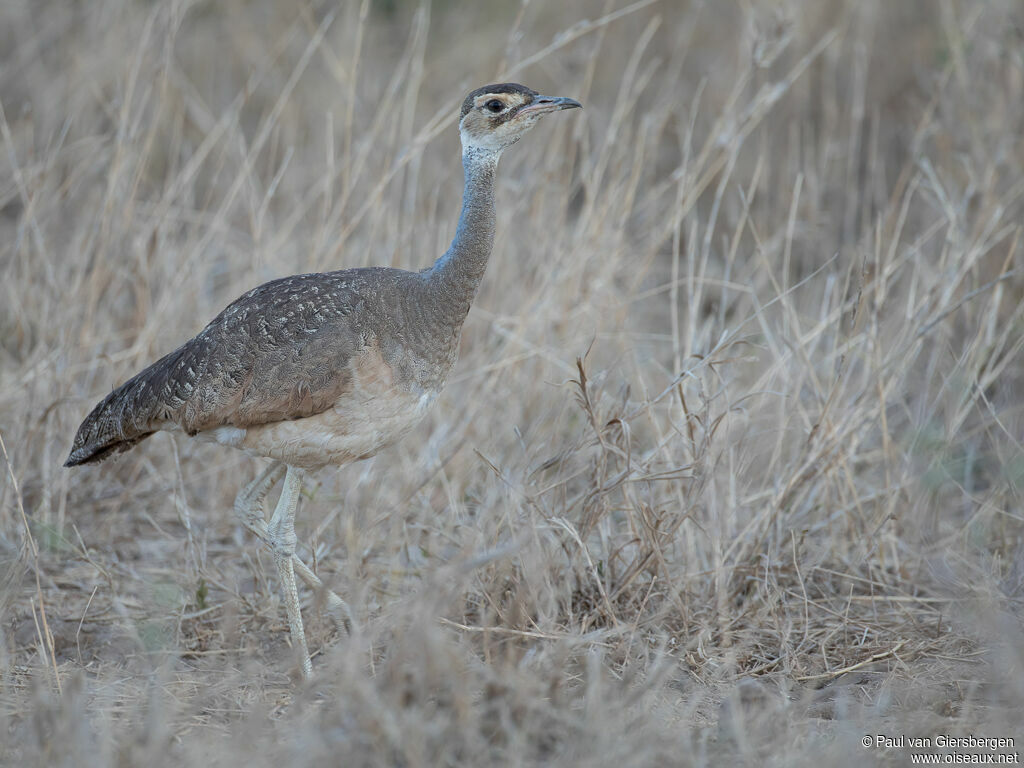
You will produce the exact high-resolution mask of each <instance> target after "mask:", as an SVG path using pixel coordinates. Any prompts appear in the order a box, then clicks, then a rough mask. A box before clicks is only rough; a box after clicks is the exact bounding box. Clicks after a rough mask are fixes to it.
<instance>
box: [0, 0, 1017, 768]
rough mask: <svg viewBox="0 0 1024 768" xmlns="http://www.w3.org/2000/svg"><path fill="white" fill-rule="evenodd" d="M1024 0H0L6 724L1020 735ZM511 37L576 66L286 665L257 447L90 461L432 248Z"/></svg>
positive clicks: (344, 534)
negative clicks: (288, 329)
mask: <svg viewBox="0 0 1024 768" xmlns="http://www.w3.org/2000/svg"><path fill="white" fill-rule="evenodd" d="M1022 37H1024V13H1022V11H1021V9H1020V7H1019V6H1018V4H1016V3H1014V2H1012V0H992V1H991V2H988V3H958V2H953V1H952V0H949V1H946V2H927V1H924V0H922V1H920V2H910V1H909V0H908V1H907V2H902V3H885V2H871V1H869V2H854V1H853V0H846V1H843V0H829V2H800V1H799V0H792V1H791V2H780V3H737V4H726V3H700V2H692V3H681V2H680V3H677V2H669V0H660V1H652V2H648V1H647V0H641V2H636V3H633V4H627V3H625V2H624V1H623V2H620V1H619V0H601V1H600V2H598V1H597V0H575V1H574V2H566V3H559V4H553V3H545V4H538V3H530V2H525V3H522V4H513V3H509V4H499V3H494V4H473V5H472V6H470V7H464V6H463V5H462V4H458V5H456V4H452V3H446V2H435V3H434V4H433V5H431V4H429V3H424V4H421V5H418V6H414V5H412V4H408V3H398V2H393V3H373V2H362V3H360V2H352V3H348V2H346V3H340V4H330V3H323V2H313V3H310V4H307V5H305V6H302V7H301V8H299V9H295V8H294V7H293V6H292V5H291V4H286V3H274V2H266V1H264V0H258V1H255V2H246V3H240V2H224V3H209V2H170V3H157V4H153V3H145V2H139V1H138V0H97V1H96V2H92V3H88V4H82V5H68V4H63V3H57V2H34V1H32V0H13V1H12V2H5V3H3V4H2V5H0V107H2V113H0V142H2V145H3V152H0V264H2V268H3V281H2V284H0V306H2V307H3V309H2V310H0V438H2V441H3V448H4V451H3V454H2V455H3V459H4V466H3V467H2V480H0V607H2V609H3V610H2V617H3V618H2V623H0V705H2V706H0V722H2V727H3V732H2V736H0V762H2V763H6V764H17V765H33V764H39V765H43V764H45V765H57V764H68V765H75V764H82V763H85V762H87V763H89V764H91V765H112V764H131V765H134V764H146V765H163V764H180V763H182V762H184V761H186V760H204V761H206V762H209V761H211V760H213V761H215V762H220V763H224V764H234V763H236V762H237V763H243V762H246V763H250V764H260V765H262V764H271V763H280V762H281V761H291V762H295V763H302V764H322V763H324V762H335V761H338V760H343V761H344V763H345V764H349V765H354V764H359V765H361V764H366V765H378V764H393V765H408V766H419V765H423V766H432V765H456V764H459V765H462V764H466V765H480V764H514V765H540V764H551V763H554V764H565V765H573V764H580V765H583V764H586V765H675V764H691V763H692V764H722V763H731V762H736V761H749V762H754V761H759V760H767V761H769V762H773V763H775V764H781V765H796V764H802V763H804V762H806V763H811V762H813V763H814V764H818V762H819V761H820V760H821V759H822V758H821V756H822V755H823V754H826V755H828V762H831V763H836V764H845V763H851V764H861V763H862V762H864V761H865V759H869V760H886V761H894V762H897V761H904V760H907V759H908V757H907V756H908V754H909V751H910V750H909V749H906V750H899V749H893V750H888V751H883V750H875V749H871V750H865V749H864V748H863V747H862V746H861V744H860V740H861V738H862V737H863V736H864V735H865V734H877V733H888V734H894V735H895V734H899V733H906V734H908V735H916V736H929V735H932V736H934V735H936V734H938V733H974V734H975V735H986V736H1017V737H1019V738H1018V744H1019V743H1020V739H1021V738H1024V732H1021V730H1020V725H1019V711H1020V707H1021V706H1022V705H1024V675H1022V673H1021V665H1022V662H1024V644H1022V643H1021V640H1020V637H1021V615H1022V585H1024V569H1022V567H1021V563H1022V562H1024V544H1022V532H1024V518H1022V510H1024V504H1022V488H1024V450H1022V447H1021V442H1022V440H1024V413H1022V408H1021V402H1022V401H1021V397H1020V392H1021V391H1024V389H1022V387H1024V360H1022V355H1021V350H1022V346H1024V309H1022V307H1024V304H1022V301H1021V299H1022V297H1024V275H1022V273H1021V270H1020V263H1021V255H1020V250H1021V249H1022V248H1024V244H1022V243H1021V242H1020V235H1021V229H1020V227H1021V224H1020V223H1021V221H1024V201H1022V199H1021V198H1022V193H1024V168H1022V166H1024V143H1022V138H1021V137H1022V136H1024V120H1022V110H1024V56H1022V53H1021V51H1022V50H1024V46H1022ZM504 79H512V80H518V81H521V82H525V83H527V84H529V85H531V86H532V87H535V88H537V89H539V90H542V91H544V92H550V93H552V94H554V95H566V96H571V97H573V98H576V99H579V100H580V101H582V102H583V103H584V104H585V107H586V108H585V110H584V111H583V112H582V113H574V114H573V115H571V118H572V119H550V120H548V121H546V122H545V123H543V124H542V125H541V126H540V127H538V128H537V129H536V130H534V131H533V132H532V133H531V134H530V136H529V137H527V138H526V139H525V140H524V141H523V142H522V143H521V144H519V145H517V146H516V147H514V148H512V149H510V150H509V151H508V152H507V153H506V156H505V158H504V159H503V160H502V167H501V168H500V170H499V184H498V186H499V188H498V204H499V211H498V236H497V242H496V246H495V251H494V254H493V256H492V260H491V263H490V265H489V267H488V272H487V275H486V278H485V280H484V285H483V288H482V290H481V293H480V296H479V298H478V300H477V302H476V304H475V306H474V309H473V311H472V313H471V315H470V318H469V321H468V323H467V325H466V328H465V333H464V336H463V348H462V355H461V360H460V362H459V364H458V367H457V368H456V370H455V372H454V374H453V376H452V379H451V381H450V383H449V386H448V389H447V390H446V392H445V394H444V395H443V396H442V398H441V400H440V402H439V404H438V406H437V408H436V410H435V411H434V412H433V413H432V415H431V416H430V417H428V419H427V421H426V423H425V424H424V425H423V426H422V427H421V428H419V429H418V430H417V432H416V433H415V434H414V435H413V436H412V437H410V438H409V439H408V440H406V441H405V442H404V443H402V444H401V445H399V446H397V447H395V448H393V449H391V450H389V451H387V452H386V453H384V454H382V455H380V456H379V457H377V458H375V459H373V460H371V461H369V462H365V463H363V464H359V465H354V466H351V467H348V468H345V469H342V470H337V471H329V470H325V471H322V472H320V473H319V474H318V475H316V476H315V480H314V482H313V484H312V486H311V487H310V488H308V489H307V490H308V493H307V495H306V497H305V498H304V500H303V504H302V507H301V510H300V515H299V520H300V526H299V540H300V549H301V550H302V551H301V555H302V556H303V558H304V559H306V560H307V561H309V560H312V561H313V562H314V563H315V566H316V569H317V571H318V572H319V573H320V575H321V577H322V578H324V580H325V581H326V582H327V583H328V584H330V585H331V586H332V587H333V588H334V589H335V590H336V591H338V592H339V593H341V594H343V595H344V596H345V598H346V600H348V602H349V603H350V605H351V606H352V608H353V612H354V616H355V619H356V621H355V622H354V625H353V628H352V633H351V635H350V636H338V635H337V633H336V632H335V631H334V629H333V625H332V623H331V622H330V621H329V620H327V619H326V618H325V617H324V615H323V613H322V611H320V610H319V608H320V607H321V606H320V605H319V600H318V598H317V596H315V595H309V594H308V593H306V594H305V597H306V600H307V604H306V616H307V621H308V624H309V626H308V628H307V631H308V633H309V634H310V637H311V641H312V645H313V647H314V648H315V649H316V653H317V657H316V658H315V659H314V664H315V666H316V668H317V678H316V680H315V681H314V682H313V683H312V684H309V685H307V686H302V685H299V684H296V682H295V681H294V679H292V678H291V677H289V675H288V674H286V672H287V671H288V670H291V671H292V672H294V661H295V659H294V656H293V655H292V653H291V651H290V649H289V648H288V645H287V637H288V633H287V627H286V625H285V622H284V621H283V616H284V612H283V606H281V605H280V601H279V597H278V589H277V584H276V580H275V578H274V576H273V574H274V569H273V568H272V567H271V566H270V559H269V558H268V557H267V556H266V553H264V552H260V551H258V550H257V548H256V547H255V546H254V542H253V541H252V540H251V539H250V537H248V536H246V535H245V534H244V532H243V531H242V530H241V528H240V527H239V526H238V525H237V523H236V522H235V520H234V519H233V517H232V516H231V514H230V512H229V510H230V506H231V501H232V498H233V496H234V494H235V492H236V491H237V490H238V488H239V486H240V485H241V484H242V483H243V482H244V480H245V479H246V478H247V477H250V476H251V475H252V474H253V473H254V472H255V471H256V470H257V462H254V461H252V460H249V459H247V458H245V457H243V456H240V455H237V454H235V453H234V452H230V451H226V450H224V449H221V448H218V447H215V446H209V445H201V444H198V443H193V442H191V441H187V440H184V439H181V438H176V437H169V436H166V435H158V436H156V437H154V438H152V439H151V440H149V441H147V442H146V443H144V444H142V445H140V446H138V447H137V448H136V449H134V450H133V451H132V452H130V453H129V454H126V455H125V456H124V457H123V458H120V459H119V460H118V461H116V462H110V463H107V464H104V465H102V466H99V467H95V468H87V469H84V470H77V471H74V472H72V471H67V470H64V469H62V468H61V463H62V461H63V459H64V457H65V455H66V451H67V449H68V446H69V444H70V439H71V436H72V434H73V431H74V429H75V427H76V426H77V424H78V422H79V421H80V420H81V418H82V417H83V416H84V415H85V413H86V412H87V411H88V409H89V408H90V407H91V406H92V404H93V403H94V401H96V400H98V399H99V398H100V397H101V396H102V395H104V394H105V393H106V392H108V391H109V390H110V388H111V387H113V386H116V385H117V384H119V383H120V382H122V381H123V380H125V379H126V378H127V377H129V376H130V375H131V374H132V373H134V372H135V371H137V370H138V369H140V368H141V367H143V366H144V365H146V364H148V363H149V362H151V361H152V360H153V359H155V358H156V357H157V356H159V355H161V354H162V353H164V352H166V351H168V350H169V349H171V348H173V347H174V346H176V345H177V344H179V343H181V342H182V341H183V340H184V339H186V338H187V337H189V336H190V335H192V334H194V333H195V332H197V331H198V330H200V328H201V327H202V325H203V323H204V322H205V321H206V320H207V319H209V318H210V317H212V316H213V315H214V314H216V313H217V312H218V311H219V310H220V309H221V308H223V306H224V305H225V304H226V303H227V302H229V301H230V300H231V299H233V298H234V297H236V296H237V295H239V294H241V293H242V292H244V291H245V290H247V289H248V288H251V287H252V286H254V285H256V284H258V283H260V282H263V281H265V280H268V279H271V278H274V277H278V276H282V275H286V274H290V273H294V272H301V271H312V270H320V269H335V268H341V267H349V266H362V265H370V264H373V265H379V264H386V265H393V266H398V267H403V268H410V269H418V268H421V267H423V266H426V265H427V264H429V263H430V262H431V261H432V259H433V258H435V256H436V255H437V254H439V253H440V252H442V251H443V250H444V248H445V247H446V246H447V243H448V241H449V240H450V238H451V236H452V232H453V231H454V222H455V220H456V218H457V212H458V208H459V204H460V194H461V167H460V165H459V162H458V136H457V131H456V130H455V119H456V110H457V105H458V103H459V101H460V100H461V98H462V96H463V95H464V93H465V92H466V91H468V90H469V89H471V88H473V87H476V86H478V85H481V84H483V83H485V82H493V81H495V80H504ZM1017 749H1018V750H1019V747H1018V748H1017Z"/></svg>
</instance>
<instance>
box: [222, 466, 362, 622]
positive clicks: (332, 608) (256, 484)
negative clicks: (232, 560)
mask: <svg viewBox="0 0 1024 768" xmlns="http://www.w3.org/2000/svg"><path fill="white" fill-rule="evenodd" d="M285 470H286V467H285V465H284V464H283V463H282V462H280V461H275V462H274V463H272V464H271V465H270V466H269V467H267V468H266V469H265V470H263V472H262V473H261V474H260V475H259V476H258V477H257V478H256V479H255V480H253V481H252V482H251V483H249V484H248V485H247V486H245V488H243V489H242V490H241V491H239V493H238V496H237V497H235V515H237V516H238V519H239V520H241V521H242V525H244V526H245V527H246V528H248V529H249V531H250V532H251V533H252V534H253V535H254V536H256V538H257V539H259V540H260V541H261V542H263V543H264V544H266V545H267V546H268V547H271V548H273V542H272V541H271V537H270V531H269V530H268V529H267V522H266V520H265V519H264V518H263V500H264V499H265V498H266V497H267V494H268V493H270V489H271V488H273V487H274V484H275V483H277V481H278V480H280V479H281V478H282V477H283V476H284V474H285ZM292 565H293V566H294V568H295V572H296V573H297V574H298V575H299V578H301V579H302V580H303V581H304V582H306V584H307V585H308V586H309V587H310V588H312V589H313V590H314V591H320V590H323V594H324V596H325V598H326V600H327V611H328V612H329V613H330V614H331V618H333V619H334V623H335V624H336V625H337V627H338V629H339V630H345V629H346V627H345V621H346V619H348V620H349V621H351V614H350V612H349V608H348V605H347V604H346V603H345V601H344V600H342V599H341V598H340V597H338V595H337V594H336V593H335V592H334V591H333V590H330V589H327V588H326V587H325V586H324V583H323V582H322V581H321V580H320V578H319V577H318V576H317V575H316V574H315V573H313V571H312V570H310V568H309V567H308V566H307V565H306V564H305V563H304V562H302V560H300V559H299V556H298V555H296V554H292Z"/></svg>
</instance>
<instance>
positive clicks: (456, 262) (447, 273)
mask: <svg viewBox="0 0 1024 768" xmlns="http://www.w3.org/2000/svg"><path fill="white" fill-rule="evenodd" d="M500 156H501V152H500V151H492V150H482V149H477V148H475V147H465V148H463V151H462V167H463V170H464V172H465V187H464V190H463V195H462V214H461V215H460V216H459V227H458V229H457V230H456V231H455V239H454V240H452V244H451V246H450V247H449V248H448V250H447V251H446V252H445V253H444V255H443V256H441V258H439V259H438V260H437V261H436V262H434V266H433V267H431V268H430V270H429V271H428V272H427V275H428V277H429V280H430V283H431V288H433V289H434V290H435V291H436V292H437V294H439V298H440V300H441V302H442V303H443V304H445V305H446V307H445V308H446V310H447V312H450V313H451V314H450V315H449V319H450V321H451V322H452V323H454V324H455V325H457V326H461V325H462V321H463V320H464V319H465V317H466V315H467V314H468V313H469V307H470V304H472V303H473V299H474V298H475V297H476V292H477V288H479V287H480V280H481V279H482V278H483V276H484V270H485V269H486V268H487V259H488V258H489V257H490V255H491V247H492V246H493V245H494V173H495V171H496V170H497V168H498V158H499V157H500ZM447 312H446V313H447Z"/></svg>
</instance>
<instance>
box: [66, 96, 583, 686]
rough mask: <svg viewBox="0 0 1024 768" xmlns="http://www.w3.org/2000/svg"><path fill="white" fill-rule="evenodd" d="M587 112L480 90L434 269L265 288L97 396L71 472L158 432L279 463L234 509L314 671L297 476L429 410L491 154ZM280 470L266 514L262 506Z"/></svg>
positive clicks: (456, 321)
mask: <svg viewBox="0 0 1024 768" xmlns="http://www.w3.org/2000/svg"><path fill="white" fill-rule="evenodd" d="M579 106H581V105H580V103H579V102H577V101H574V100H573V99H568V98H550V97H547V96H541V95H540V94H538V93H537V92H536V91H533V90H531V89H529V88H526V87H524V86H522V85H518V84H515V83H501V84H496V85H487V86H484V87H483V88H478V89H477V90H475V91H473V92H472V93H470V94H469V95H468V96H467V97H466V99H465V101H464V102H463V104H462V112H461V114H460V117H459V133H460V135H461V138H462V164H463V168H464V171H465V187H464V192H463V200H462V214H461V216H460V217H459V224H458V229H457V231H456V234H455V239H454V240H453V241H452V244H451V247H450V248H449V249H448V250H447V251H446V252H445V253H444V254H443V255H442V256H441V257H440V258H439V259H437V260H436V261H435V262H434V264H433V266H431V267H428V268H426V269H424V270H422V271H420V272H407V271H405V270H401V269H391V268H386V267H366V268H360V269H347V270H342V271H338V272H325V273H318V274H308V275H294V276H292V277H285V278H282V279H280V280H273V281H271V282H269V283H264V284H263V285H261V286H259V287H258V288H254V289H253V290H251V291H249V292H248V293H247V294H245V295H244V296H242V297H240V298H238V299H236V300H235V301H234V302H232V303H231V304H229V305H228V307H227V308H226V309H225V310H224V311H223V312H221V313H220V314H219V315H218V316H217V317H215V318H214V319H213V321H212V322H211V323H210V324H209V325H207V326H206V328H204V329H203V330H202V331H201V332H200V333H199V335H197V336H196V337H194V338H193V339H191V340H189V341H187V342H185V344H183V345H182V346H180V347H179V348H178V349H176V350H174V351H173V352H171V353H170V354H169V355H166V356H165V357H163V358H161V359H160V360H157V361H156V362H155V363H153V364H152V365H151V366H149V367H148V368H146V369H145V370H143V371H142V372H141V373H138V374H137V375H136V376H134V377H133V378H131V379H129V380H128V381H127V382H125V383H124V384H122V385H121V386H120V387H118V388H117V389H115V390H114V391H113V392H111V393H110V394H109V395H107V396H106V397H105V398H103V400H102V401H101V402H100V403H99V404H98V405H97V406H96V407H95V408H93V410H92V412H91V413H90V414H89V415H88V416H87V417H86V419H85V421H83V422H82V425H81V426H80V427H79V428H78V433H77V434H76V435H75V441H74V445H73V447H72V449H71V454H70V456H68V460H67V462H66V463H65V466H73V465H76V464H86V463H89V462H96V461H101V460H102V459H105V458H106V457H107V456H109V455H110V454H112V453H116V452H119V451H125V450H127V449H128V448H131V447H132V446H133V445H135V444H136V443H138V442H139V441H140V440H143V439H144V438H146V437H149V436H150V435H151V434H153V433H154V432H158V431H161V430H171V431H172V430H183V431H184V432H185V433H187V434H188V435H191V436H196V437H200V438H205V439H207V440H211V441H214V442H217V443H220V444H222V445H229V446H232V447H234V448H239V449H241V450H243V451H245V452H246V453H248V454H250V455H253V456H265V457H268V458H271V459H274V462H273V463H272V464H271V465H270V466H269V467H268V468H267V469H266V470H265V471H264V472H263V473H262V474H261V475H259V476H258V477H257V478H256V479H255V480H253V481H252V482H251V483H249V484H248V485H247V486H246V487H245V488H244V489H242V491H241V492H240V493H239V494H238V496H237V498H236V499H235V505H234V509H235V513H236V514H237V515H238V517H239V519H240V520H241V522H242V524H243V525H244V526H245V527H246V528H248V529H249V530H250V531H251V532H252V533H253V534H255V535H256V537H257V538H258V539H259V540H260V541H261V542H263V543H264V544H265V545H267V546H268V547H269V548H270V550H271V551H272V552H273V555H274V561H275V564H276V566H277V571H278V575H279V578H280V581H281V589H282V591H283V593H284V601H285V608H286V610H287V613H288V624H289V629H290V632H291V637H292V642H293V644H294V645H295V647H297V648H298V649H299V650H300V652H301V654H302V671H303V674H304V676H305V677H307V678H308V677H310V676H311V674H312V664H311V662H310V658H309V650H308V648H307V646H306V636H305V632H304V630H303V626H302V614H301V612H300V610H299V597H298V590H297V586H296V582H295V574H296V572H297V573H298V575H299V576H300V577H301V578H302V579H303V581H305V582H306V583H307V584H308V585H310V586H312V587H313V588H315V589H321V590H323V589H324V585H323V584H322V582H321V581H320V579H319V578H318V577H317V576H316V574H314V573H313V571H311V570H310V569H309V568H308V567H307V566H306V565H305V563H303V562H302V560H301V559H300V558H299V557H298V556H297V555H296V554H295V544H296V537H295V508H296V505H297V503H298V500H299V492H300V490H301V486H302V474H303V472H304V471H306V470H312V469H319V468H321V467H324V466H327V465H330V464H334V465H343V464H347V463H349V462H353V461H358V460H360V459H366V458H369V457H370V456H373V455H374V454H376V453H377V452H378V451H380V450H381V449H382V448H384V447H386V446H388V445H391V444H392V443H394V442H395V441H396V440H398V439H399V438H401V437H402V436H403V435H405V434H406V433H407V432H409V430H410V429H412V427H413V426H415V425H416V424H417V423H418V422H419V421H420V420H421V419H422V418H423V416H424V415H425V414H426V412H427V410H428V408H430V406H431V404H432V403H433V402H434V400H435V399H436V398H437V395H438V393H439V392H440V391H441V389H442V387H443V386H444V383H445V380H446V379H447V377H448V373H449V371H450V370H451V369H452V366H453V365H454V363H455V359H456V356H457V354H458V346H459V337H460V335H461V329H462V323H463V321H464V320H465V319H466V315H467V314H468V312H469V307H470V304H471V303H472V302H473V298H474V297H475V295H476V292H477V287H478V286H479V284H480V279H481V278H482V277H483V273H484V268H485V267H486V265H487V259H488V257H489V256H490V253H491V246H492V244H493V242H494V173H495V170H496V169H497V165H498V159H499V158H500V157H501V153H502V152H503V151H504V150H505V149H506V148H508V147H509V146H511V145H512V144H515V143H516V142H517V141H519V139H520V138H521V137H522V136H523V134H525V133H526V132H527V131H528V130H529V129H530V128H532V127H533V126H534V125H535V124H536V123H537V121H538V120H539V119H540V118H541V117H542V116H543V115H546V114H548V113H550V112H555V111H558V110H562V109H571V108H573V107H579ZM282 475H284V487H283V489H282V491H281V496H280V500H279V501H278V503H277V507H276V508H275V510H274V513H273V515H272V517H271V519H270V522H269V524H268V523H267V521H266V519H265V518H264V515H263V509H262V505H263V500H264V498H265V497H266V495H267V494H268V493H269V491H270V489H271V488H272V487H273V486H274V485H275V484H276V483H277V481H278V480H279V479H280V478H281V476H282ZM325 594H326V596H327V603H328V608H329V609H330V610H331V611H332V613H337V612H339V611H341V610H344V609H345V604H344V602H343V601H342V600H341V598H340V597H338V595H336V594H335V593H334V592H331V591H330V590H325Z"/></svg>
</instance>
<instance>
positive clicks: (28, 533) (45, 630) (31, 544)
mask: <svg viewBox="0 0 1024 768" xmlns="http://www.w3.org/2000/svg"><path fill="white" fill-rule="evenodd" d="M0 451H2V452H3V454H4V462H5V463H6V464H7V474H9V475H10V476H11V486H12V487H13V488H14V498H15V500H16V501H17V502H18V512H19V513H21V522H22V524H23V525H24V526H25V540H26V541H27V542H28V548H29V551H30V552H31V553H32V569H33V570H34V571H35V574H36V595H37V596H38V597H39V618H40V620H41V621H42V623H43V626H42V633H41V634H42V638H43V640H44V644H43V645H44V648H45V649H46V650H48V651H49V652H50V663H51V664H53V680H54V682H55V683H56V685H57V693H63V690H62V688H61V684H60V673H59V672H57V654H56V651H55V650H54V647H53V635H52V634H51V633H50V625H49V624H48V622H47V621H46V606H45V605H44V603H43V585H42V582H41V581H40V579H39V547H37V546H36V541H35V539H34V538H32V528H31V527H30V526H29V524H28V515H26V514H25V505H24V504H23V503H22V501H21V489H20V488H19V487H18V478H16V477H15V476H14V467H13V466H11V457H10V456H8V455H7V446H6V445H4V437H3V434H2V433H0ZM32 615H33V618H34V617H35V610H34V609H33V611H32Z"/></svg>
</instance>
